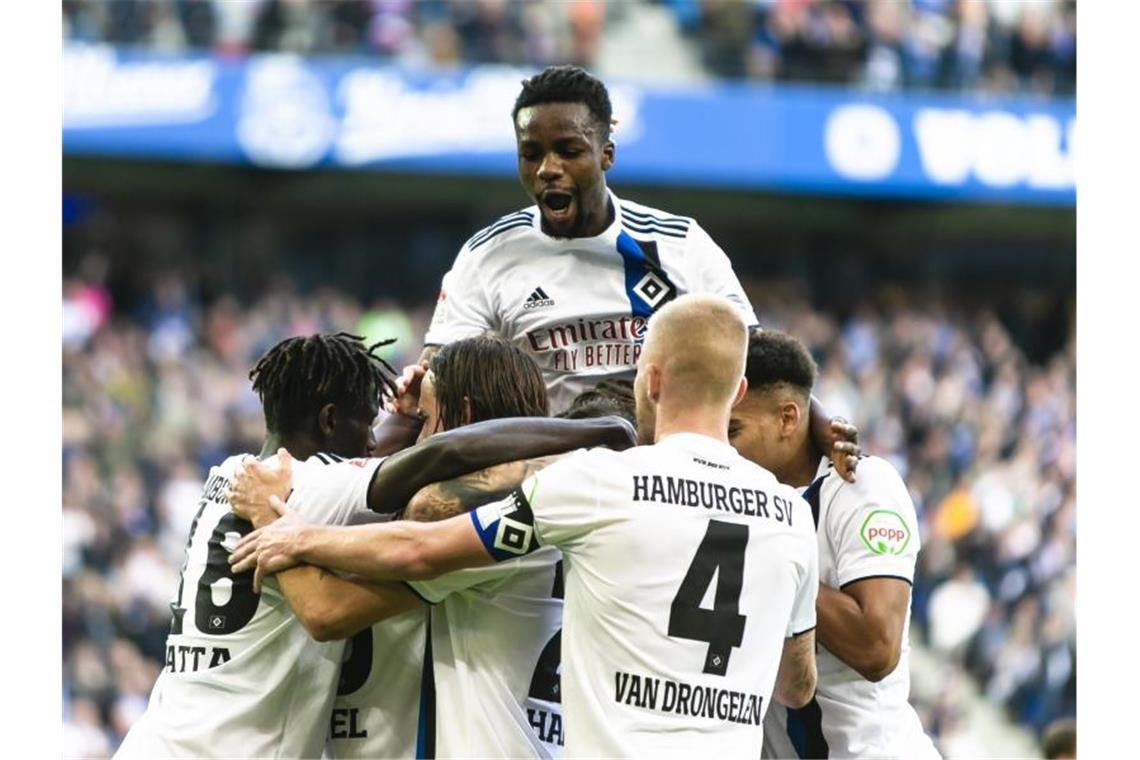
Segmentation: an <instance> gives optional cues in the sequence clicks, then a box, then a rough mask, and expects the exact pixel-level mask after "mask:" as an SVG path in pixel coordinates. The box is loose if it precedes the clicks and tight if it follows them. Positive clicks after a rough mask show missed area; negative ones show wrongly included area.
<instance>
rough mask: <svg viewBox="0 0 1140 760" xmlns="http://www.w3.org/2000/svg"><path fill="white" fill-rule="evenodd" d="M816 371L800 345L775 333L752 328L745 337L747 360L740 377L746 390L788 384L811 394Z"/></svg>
mask: <svg viewBox="0 0 1140 760" xmlns="http://www.w3.org/2000/svg"><path fill="white" fill-rule="evenodd" d="M818 374H819V369H818V367H816V363H815V359H813V358H812V357H811V354H810V353H809V352H808V350H807V348H806V347H805V346H804V344H803V343H801V342H800V341H799V339H798V338H795V337H793V336H791V335H788V334H787V333H784V332H780V331H778V330H759V329H754V330H752V331H751V332H750V333H749V335H748V361H747V363H746V364H745V367H744V376H745V377H746V378H747V379H748V390H750V391H758V390H766V389H768V388H771V387H773V386H776V385H780V384H784V385H790V386H792V387H793V388H796V389H797V390H800V391H803V392H804V393H805V394H807V395H809V396H810V395H811V389H812V387H813V386H815V379H816V376H817V375H818Z"/></svg>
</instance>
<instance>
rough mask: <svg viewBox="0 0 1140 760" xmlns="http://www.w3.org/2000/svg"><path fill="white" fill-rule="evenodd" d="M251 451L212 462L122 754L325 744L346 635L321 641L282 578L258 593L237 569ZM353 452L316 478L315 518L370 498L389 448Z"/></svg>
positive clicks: (300, 467)
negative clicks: (162, 647) (239, 498)
mask: <svg viewBox="0 0 1140 760" xmlns="http://www.w3.org/2000/svg"><path fill="white" fill-rule="evenodd" d="M241 459H242V458H241V457H240V456H234V457H230V458H228V459H226V460H225V461H224V462H222V464H221V465H219V466H217V467H212V468H211V469H210V473H209V477H208V478H207V479H206V485H205V486H204V488H203V490H202V498H201V501H200V503H199V504H200V506H199V509H198V514H197V515H196V516H195V518H194V522H193V524H192V525H191V527H190V540H189V543H188V545H187V547H186V561H185V564H184V565H183V568H182V577H181V580H180V582H179V587H178V593H177V595H176V596H175V598H174V601H173V602H172V603H171V610H172V611H173V615H174V617H173V620H172V622H171V633H170V635H169V636H168V637H167V640H166V664H165V667H164V668H163V671H162V673H161V674H160V675H159V677H158V680H157V681H156V682H155V685H154V689H153V691H152V692H151V697H150V702H149V704H148V706H147V709H146V712H145V713H144V714H143V715H142V717H141V718H139V720H138V722H137V723H136V724H135V725H134V726H133V727H132V728H131V730H130V732H129V733H128V734H127V736H126V738H125V739H124V740H123V744H122V746H121V747H120V748H119V751H118V752H117V753H116V757H122V758H134V757H138V758H155V757H319V756H320V755H321V751H322V749H323V747H324V744H325V736H326V734H327V733H328V727H329V715H330V711H331V709H332V702H333V695H334V692H335V688H336V683H337V676H338V674H339V673H340V662H341V653H342V650H343V648H344V642H341V641H336V642H323V643H322V642H317V641H314V640H313V639H312V638H311V637H310V636H309V634H308V632H307V631H306V630H305V627H304V626H303V625H302V624H301V622H300V621H299V620H298V619H297V618H296V617H295V616H294V615H293V611H292V610H291V609H290V607H289V604H288V603H287V602H286V601H285V598H284V597H283V596H282V594H281V591H280V589H279V588H278V586H277V582H276V580H275V579H273V578H270V579H268V580H267V581H266V582H265V583H264V584H263V586H262V590H261V593H260V594H256V593H254V592H253V588H252V583H253V573H252V572H247V573H241V574H238V575H234V574H233V573H232V572H231V570H230V566H229V555H230V552H231V551H232V550H233V547H234V546H235V545H236V544H237V542H238V540H240V538H241V537H242V536H244V535H246V534H247V533H249V532H250V531H252V530H253V526H252V525H251V524H250V523H248V522H246V521H245V520H242V519H240V518H238V517H237V515H235V514H233V512H231V511H230V506H229V502H228V501H227V500H226V490H227V489H228V488H229V485H230V481H231V478H232V477H233V474H234V472H235V470H236V469H237V466H238V464H240V462H241ZM336 461H340V460H339V458H337V457H330V456H328V455H317V456H315V457H313V458H311V459H309V460H308V462H297V463H296V472H297V474H300V473H302V472H306V471H307V470H310V469H325V470H328V469H333V467H326V466H325V465H324V463H325V462H329V463H332V462H336ZM353 461H354V462H356V463H358V464H356V465H353V464H349V463H344V464H336V465H334V466H335V467H336V468H348V469H347V470H346V471H347V472H348V473H350V474H351V475H352V477H349V478H337V479H331V480H330V479H323V478H318V479H315V480H316V482H315V483H312V482H311V484H310V485H309V486H308V487H307V488H308V491H309V496H310V498H307V499H305V502H306V507H305V508H300V509H299V511H300V512H301V514H302V516H303V517H304V518H305V519H306V520H308V521H310V522H321V523H328V524H342V523H345V522H348V520H349V519H350V517H351V514H352V512H353V511H354V510H355V509H356V507H357V505H359V504H360V503H364V502H363V501H362V500H363V498H364V495H365V494H366V492H367V487H368V483H369V481H370V480H371V477H372V473H373V472H374V471H375V469H376V466H377V464H378V463H379V462H380V461H382V460H379V459H373V460H353ZM300 479H301V480H304V477H303V476H302V477H301V478H300ZM300 488H301V490H302V491H305V489H306V487H305V486H301V487H300ZM295 493H296V491H295ZM290 505H291V506H293V502H292V499H290Z"/></svg>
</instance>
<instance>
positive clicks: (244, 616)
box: [116, 333, 628, 758]
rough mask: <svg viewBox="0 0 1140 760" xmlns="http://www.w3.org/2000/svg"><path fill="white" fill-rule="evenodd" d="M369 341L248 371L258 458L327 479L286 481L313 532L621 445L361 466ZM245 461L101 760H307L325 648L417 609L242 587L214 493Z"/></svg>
mask: <svg viewBox="0 0 1140 760" xmlns="http://www.w3.org/2000/svg"><path fill="white" fill-rule="evenodd" d="M383 345H387V344H386V343H380V344H376V345H373V346H371V347H368V346H365V345H364V343H363V342H362V339H361V338H359V337H357V336H354V335H350V334H347V333H338V334H336V335H313V336H309V337H297V338H289V339H287V340H285V341H282V342H281V343H279V344H278V345H276V346H274V347H273V348H271V349H270V350H269V351H268V352H267V353H266V354H265V356H264V357H262V359H261V360H260V361H259V362H258V363H257V365H256V366H255V368H254V370H253V371H252V372H251V373H250V379H251V380H252V381H253V388H254V390H255V391H256V392H257V393H258V395H259V397H260V399H261V402H262V407H263V410H264V413H265V425H266V438H265V442H264V444H263V446H262V449H261V453H260V457H261V458H264V457H267V456H269V455H272V454H274V452H278V453H281V451H282V450H283V451H285V452H288V455H291V457H293V458H295V459H297V460H299V461H298V462H297V467H298V468H304V469H310V470H313V471H314V472H318V471H319V472H320V473H327V474H326V475H323V476H322V475H318V476H316V477H308V478H301V479H299V480H301V481H303V483H304V485H303V486H302V485H300V484H299V485H298V491H301V490H302V489H308V493H305V494H303V496H304V497H305V498H304V499H303V501H305V502H306V503H307V504H309V505H311V506H310V508H309V509H308V510H307V512H306V519H309V520H311V521H313V522H319V523H325V524H346V523H348V522H350V521H357V520H360V519H362V518H367V517H369V516H370V513H368V512H363V514H362V511H361V510H360V509H359V505H362V504H367V506H368V507H369V508H370V509H372V510H374V511H377V512H392V511H395V510H397V509H399V508H401V507H402V506H403V504H405V503H406V502H407V501H408V499H409V498H410V497H411V496H412V495H413V494H414V493H415V492H416V491H417V490H419V489H420V488H421V487H423V486H424V485H427V484H428V483H432V482H435V481H437V480H444V479H447V478H452V477H456V476H458V475H462V474H464V473H467V472H471V471H474V470H478V469H482V468H484V467H488V466H491V465H495V464H498V463H501V462H504V461H511V460H514V459H518V458H522V457H532V456H543V455H546V454H552V453H557V452H561V451H565V450H567V449H569V448H572V447H576V446H594V445H600V444H605V443H610V444H614V443H619V442H620V440H621V439H625V438H627V436H628V433H627V431H626V430H624V429H623V428H624V423H620V422H617V421H614V420H610V421H608V422H594V423H592V424H575V423H572V422H569V421H564V420H545V419H542V420H533V419H526V420H499V421H494V422H491V423H487V424H484V425H480V426H471V427H469V428H467V429H464V430H459V431H455V432H454V433H447V434H441V435H438V436H435V437H433V439H432V440H430V441H427V442H425V443H424V444H422V445H419V446H415V447H413V448H411V449H407V450H405V451H402V452H399V453H397V454H395V455H393V456H390V457H387V458H385V459H365V458H364V457H367V456H368V454H369V453H370V449H371V447H372V444H373V436H372V423H373V421H374V419H375V417H376V415H377V413H378V411H379V405H380V402H381V398H382V396H386V395H388V394H390V393H391V391H392V388H393V383H392V377H391V374H392V373H391V368H390V367H389V366H388V365H387V364H386V363H385V362H384V361H383V360H382V359H381V358H380V357H378V356H377V355H376V354H375V349H376V348H379V347H380V346H383ZM568 426H569V427H568ZM247 456H248V455H240V456H232V457H229V458H227V459H226V460H225V461H224V462H222V463H221V464H220V465H217V466H215V467H213V468H211V470H210V473H209V476H208V478H207V480H206V484H205V486H204V488H203V491H202V496H201V498H200V500H199V509H198V513H197V514H196V515H195V517H194V521H193V523H192V525H191V527H190V537H189V542H188V544H187V547H186V560H185V563H184V565H183V568H182V572H181V578H180V580H179V585H178V590H177V593H176V595H175V597H174V601H173V602H172V603H171V610H172V612H173V617H172V621H171V629H170V635H169V637H168V638H167V646H166V663H165V667H164V668H163V671H162V673H161V674H160V675H159V678H158V680H157V682H156V683H155V686H154V690H153V692H152V694H151V700H150V704H149V705H148V707H147V710H146V712H145V713H144V714H143V716H142V717H141V718H140V719H139V721H138V722H137V723H136V724H135V726H134V727H132V729H131V731H130V733H129V734H128V735H127V737H126V738H125V739H124V741H123V744H122V746H121V747H120V748H119V751H118V753H117V755H116V757H139V758H142V757H146V758H153V757H268V756H273V757H315V756H319V755H320V754H321V752H322V749H323V747H324V744H325V739H326V736H327V734H328V732H329V724H330V718H331V712H332V705H333V699H334V696H335V694H336V691H337V684H338V677H339V676H340V675H341V661H342V657H343V655H344V651H345V643H344V641H342V640H330V639H332V638H334V637H343V636H345V635H348V634H349V633H352V632H354V631H356V630H360V629H363V628H365V627H367V626H368V625H370V624H371V623H372V622H373V621H374V620H378V619H382V618H385V617H389V616H391V615H393V614H396V613H399V612H402V611H404V610H409V609H412V608H413V607H417V606H419V604H420V603H419V601H418V600H417V599H416V598H415V597H414V596H412V595H411V594H410V593H408V592H407V591H406V590H404V589H403V588H402V587H399V586H390V587H385V586H384V585H383V584H370V583H363V582H358V581H356V580H352V579H347V578H341V577H338V576H335V575H331V574H328V573H324V572H323V571H321V570H319V569H317V568H315V567H298V568H295V571H296V572H291V573H281V574H280V575H278V576H276V582H275V583H266V584H265V585H263V586H262V587H261V588H260V589H259V590H256V591H255V590H254V588H253V584H252V580H253V578H252V574H251V573H236V574H235V573H233V572H232V571H231V570H230V566H229V563H228V561H227V560H228V556H229V553H230V551H231V550H232V548H233V546H234V545H235V544H236V542H237V541H238V540H239V539H240V538H241V537H242V536H244V535H246V534H248V533H249V532H250V531H252V530H253V526H252V525H251V524H250V523H249V522H247V521H246V520H243V519H241V518H240V517H239V516H238V515H236V514H234V513H233V512H232V511H231V508H230V504H229V500H228V495H227V494H228V491H229V489H230V486H231V483H232V479H233V477H234V475H235V473H236V472H237V471H238V470H239V468H241V467H242V462H243V459H245V458H246V457H247ZM346 458H347V461H346ZM302 460H303V461H302ZM381 465H382V466H381ZM336 471H339V473H338V472H336ZM344 472H349V473H351V474H352V477H347V478H346V477H342V476H340V475H341V474H343V473H344Z"/></svg>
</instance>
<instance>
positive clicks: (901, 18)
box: [63, 0, 1076, 95]
mask: <svg viewBox="0 0 1140 760" xmlns="http://www.w3.org/2000/svg"><path fill="white" fill-rule="evenodd" d="M630 5H631V3H626V2H610V3H606V2H603V1H602V0H575V2H572V3H564V2H552V1H550V0H538V1H533V0H481V1H480V2H467V1H466V0H420V1H419V2H413V1H412V0H328V1H326V0H321V1H320V2H317V1H316V0H261V1H260V2H249V3H231V2H223V1H221V0H116V2H113V3H107V2H101V1H99V0H66V1H65V2H64V3H63V9H64V37H65V38H66V39H68V40H71V41H75V42H110V43H114V44H117V45H128V46H141V47H148V48H153V49H160V50H166V51H179V50H186V49H201V50H211V51H214V52H216V53H218V54H221V55H241V54H244V53H247V52H253V51H278V52H291V53H300V54H314V53H316V54H322V53H350V54H361V55H368V56H377V57H380V58H382V59H387V60H391V61H394V62H397V63H400V64H403V65H411V66H434V67H447V66H454V65H457V64H461V63H469V64H470V63H488V62H496V63H509V64H522V65H534V66H545V65H547V64H549V63H553V62H559V63H565V62H573V63H578V64H581V65H586V66H594V65H596V64H602V65H601V67H600V68H601V70H602V72H603V73H606V72H605V68H606V67H605V65H604V64H605V63H606V60H605V58H604V57H601V56H600V52H601V44H602V38H603V36H604V34H605V32H604V28H608V27H609V26H611V25H612V23H613V22H614V21H619V20H621V19H622V17H624V16H626V15H628V14H630V13H636V12H637V8H638V7H639V6H640V7H644V6H649V5H660V6H664V7H666V8H668V10H669V11H670V12H671V14H670V15H671V16H672V20H673V23H672V30H671V31H672V35H671V36H672V37H674V38H676V39H683V40H686V41H687V42H688V44H689V45H690V46H691V47H692V49H693V50H694V51H695V52H696V54H697V58H698V59H699V61H700V62H701V63H702V64H703V69H704V74H705V75H706V76H711V77H715V78H722V79H758V80H775V81H793V82H822V83H834V84H846V85H857V86H862V87H866V88H869V89H872V90H883V91H889V90H899V89H930V88H937V89H958V90H979V91H984V92H1013V91H1025V92H1032V93H1036V94H1040V95H1049V94H1072V93H1073V91H1074V88H1075V86H1076V3H1075V2H1074V0H1048V1H1047V2H1010V1H1009V0H984V1H982V2H967V1H966V0H958V1H955V0H915V2H909V3H908V2H900V1H899V0H871V2H854V1H853V0H826V1H825V2H811V1H810V0H661V2H659V3H649V2H646V1H645V0H642V1H641V2H635V3H632V5H633V6H634V7H633V8H631V7H628V6H630Z"/></svg>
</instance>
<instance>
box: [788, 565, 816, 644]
mask: <svg viewBox="0 0 1140 760" xmlns="http://www.w3.org/2000/svg"><path fill="white" fill-rule="evenodd" d="M813 546H814V545H813ZM816 549H817V551H816V552H812V554H813V556H812V558H811V561H810V562H809V563H808V564H807V572H806V573H805V574H804V577H803V580H802V582H801V583H800V585H799V587H798V588H797V589H796V597H795V602H793V604H792V617H791V618H790V619H789V620H788V632H787V636H789V637H791V636H799V635H800V634H801V633H807V632H808V631H810V630H811V629H812V628H815V600H816V597H817V596H819V560H818V556H817V552H818V547H816Z"/></svg>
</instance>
